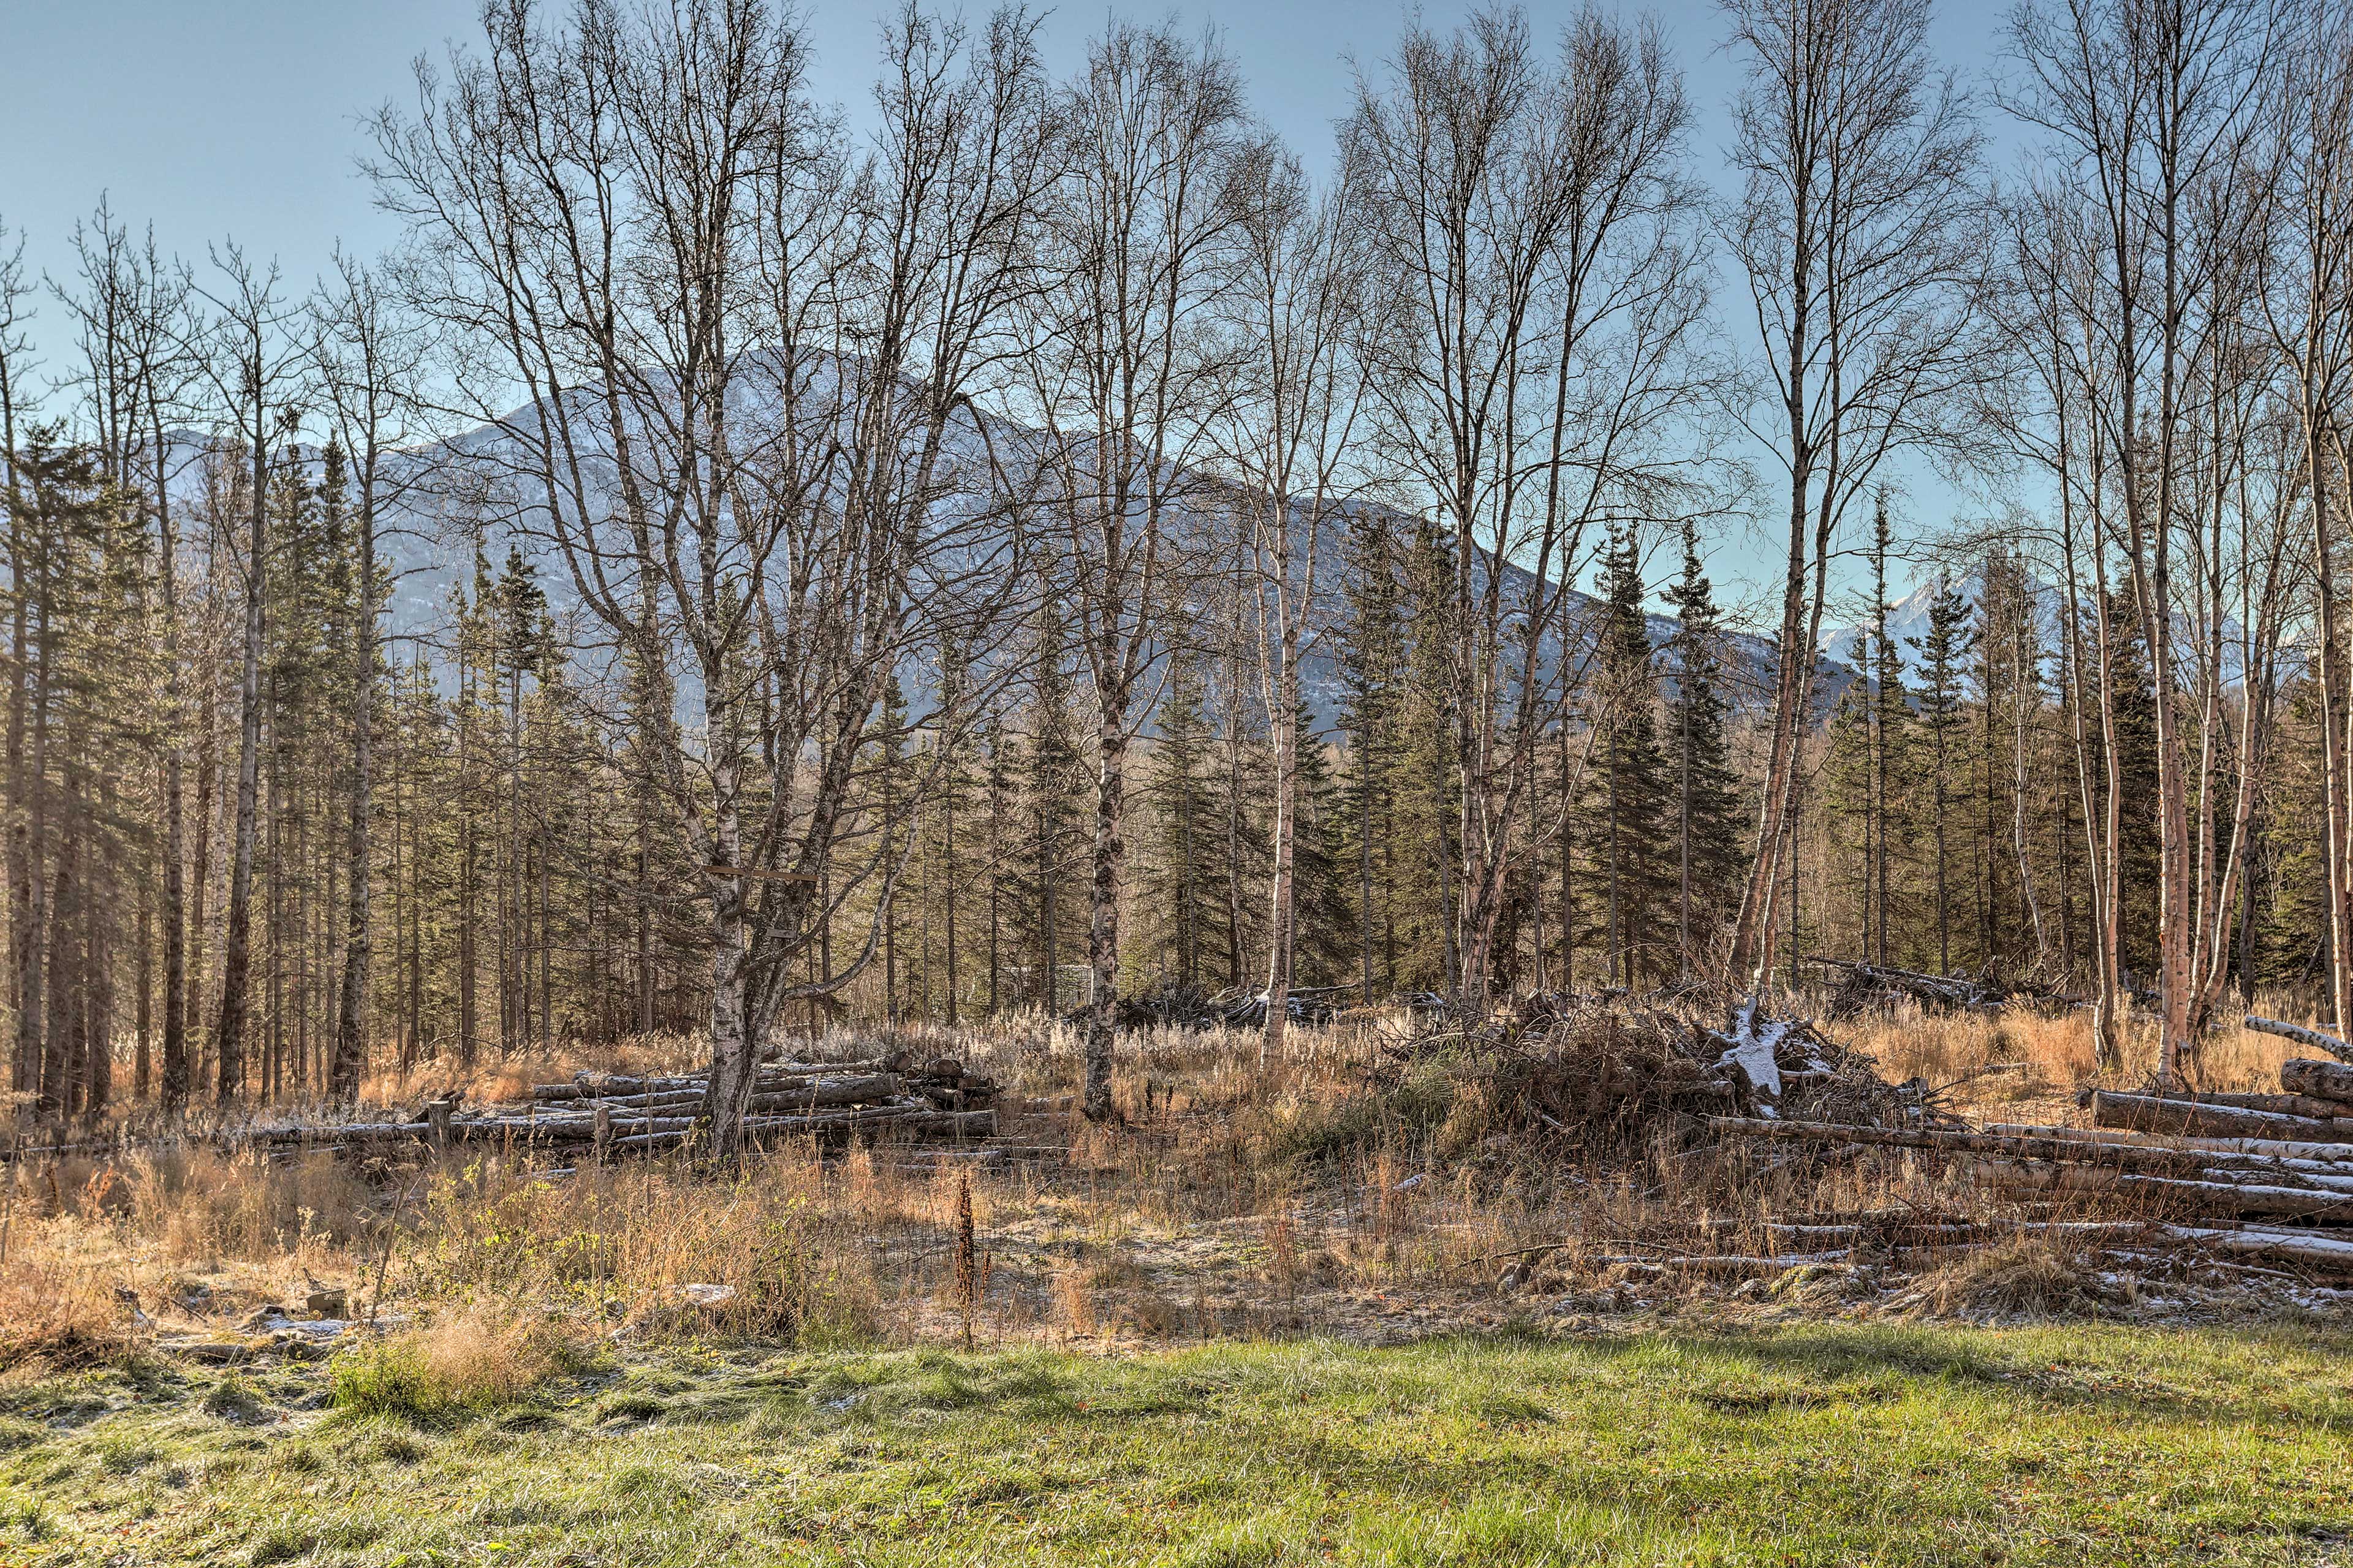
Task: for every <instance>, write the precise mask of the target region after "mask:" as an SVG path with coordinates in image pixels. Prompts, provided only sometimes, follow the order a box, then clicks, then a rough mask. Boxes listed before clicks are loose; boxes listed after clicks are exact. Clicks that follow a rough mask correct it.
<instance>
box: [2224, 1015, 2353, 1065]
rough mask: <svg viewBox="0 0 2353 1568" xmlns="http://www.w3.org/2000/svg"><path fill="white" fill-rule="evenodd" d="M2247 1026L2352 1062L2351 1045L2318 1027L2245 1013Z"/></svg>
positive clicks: (2352, 1050)
mask: <svg viewBox="0 0 2353 1568" xmlns="http://www.w3.org/2000/svg"><path fill="white" fill-rule="evenodd" d="M2247 1027H2248V1028H2250V1029H2253V1030H2256V1031H2257V1032H2259V1033H2261V1034H2265V1035H2277V1036H2278V1037H2280V1038H2281V1039H2283V1040H2294V1041H2295V1043H2296V1044H2297V1045H2300V1046H2310V1047H2312V1048H2313V1049H2314V1050H2316V1051H2327V1053H2328V1054H2329V1055H2330V1056H2332V1057H2335V1058H2337V1060H2338V1061H2340V1062H2353V1046H2348V1045H2347V1044H2346V1043H2345V1042H2344V1041H2342V1040H2340V1039H2338V1038H2337V1037H2336V1036H2334V1035H2324V1034H2322V1033H2321V1032H2320V1031H2319V1030H2318V1029H2307V1028H2306V1027H2305V1026H2303V1025H2301V1024H2283V1023H2281V1022H2280V1021H2279V1020H2278V1019H2277V1018H2259V1017H2257V1016H2255V1015H2254V1014H2253V1013H2250V1014H2248V1015H2247Z"/></svg>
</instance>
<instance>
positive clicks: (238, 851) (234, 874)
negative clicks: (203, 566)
mask: <svg viewBox="0 0 2353 1568" xmlns="http://www.w3.org/2000/svg"><path fill="white" fill-rule="evenodd" d="M255 426H256V433H257V436H258V435H259V432H260V431H261V430H263V429H265V428H266V426H265V425H264V423H263V421H262V420H260V419H259V418H257V419H256V421H255ZM252 483H253V498H252V499H253V516H252V519H251V523H250V527H251V539H250V543H249V545H248V553H247V561H246V578H245V654H244V664H243V674H242V676H241V678H240V679H239V682H238V688H237V698H238V709H239V715H240V717H239V722H238V733H237V826H236V829H235V833H234V836H233V839H232V847H231V850H230V858H229V878H228V920H227V932H226V935H225V946H224V949H223V955H222V961H221V1004H220V1022H219V1024H218V1026H216V1028H215V1030H214V1032H213V1058H214V1067H215V1072H216V1093H217V1095H218V1098H219V1100H220V1103H221V1104H223V1105H229V1104H232V1103H234V1102H235V1101H236V1100H237V1098H238V1096H240V1095H241V1094H243V1093H244V1091H245V1065H246V1064H245V1056H246V1039H245V1026H246V1013H247V996H246V992H247V989H248V984H249V982H250V979H251V973H252V968H253V945H252V944H253V847H254V842H253V836H254V826H255V818H256V815H257V812H258V810H259V796H260V786H261V771H260V770H261V630H262V620H261V617H262V585H263V583H264V580H265V573H266V571H267V568H268V564H269V553H268V546H269V452H268V450H267V448H266V447H263V446H262V445H261V443H260V441H259V439H257V440H256V442H255V444H254V448H253V479H252Z"/></svg>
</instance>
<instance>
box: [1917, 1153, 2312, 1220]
mask: <svg viewBox="0 0 2353 1568" xmlns="http://www.w3.org/2000/svg"><path fill="white" fill-rule="evenodd" d="M1964 1166H1965V1168H1967V1169H1968V1172H1969V1174H1970V1175H1971V1177H1972V1179H1973V1180H1976V1181H1977V1182H1978V1184H1981V1185H1984V1186H1989V1187H1995V1188H1999V1189H2000V1190H2002V1191H2005V1192H2014V1193H2017V1192H2031V1193H2052V1192H2060V1193H2100V1194H2109V1195H2113V1196H2126V1197H2137V1198H2146V1199H2148V1200H2150V1201H2152V1202H2153V1203H2158V1204H2163V1205H2170V1206H2172V1207H2175V1208H2177V1209H2180V1210H2187V1211H2189V1212H2192V1213H2197V1214H2206V1215H2227V1216H2232V1217H2236V1216H2239V1215H2257V1216H2263V1217H2266V1218H2297V1219H2314V1220H2324V1221H2332V1222H2335V1223H2337V1224H2340V1225H2353V1194H2345V1193H2335V1192H2319V1191H2315V1190H2313V1189H2311V1188H2309V1187H2284V1186H2271V1185H2263V1184H2254V1183H2246V1184H2239V1183H2232V1182H2211V1181H2192V1180H2188V1179H2185V1178H2181V1177H2177V1176H2151V1175H2142V1174H2140V1173H2136V1172H2131V1171H2116V1170H2110V1169H2108V1168H2106V1167H2105V1166H2098V1165H2075V1164H2055V1163H2051V1162H2048V1161H2041V1160H2010V1159H2004V1158H2001V1157H1999V1156H1995V1155H1969V1156H1967V1157H1966V1158H1965V1161H1964Z"/></svg>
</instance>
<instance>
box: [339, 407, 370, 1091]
mask: <svg viewBox="0 0 2353 1568" xmlns="http://www.w3.org/2000/svg"><path fill="white" fill-rule="evenodd" d="M363 461H364V468H363V469H362V471H361V474H360V514H359V524H360V539H359V545H360V571H359V580H360V584H359V617H358V621H357V623H356V626H354V628H353V629H354V630H355V631H356V633H357V634H358V635H357V636H356V637H354V638H353V641H354V643H355V644H356V646H355V647H353V650H352V679H353V686H352V794H351V820H350V823H349V825H348V837H347V838H346V841H345V857H346V858H347V859H348V860H349V862H350V868H349V871H348V875H349V876H350V878H351V903H350V908H349V909H348V910H346V912H345V919H344V934H343V997H342V1005H341V1007H340V1008H339V1009H338V1012H337V1016H336V1019H335V1046H334V1059H333V1066H332V1068H331V1069H330V1071H329V1074H328V1083H327V1091H328V1094H329V1095H330V1097H331V1098H332V1099H333V1100H335V1101H336V1102H337V1103H338V1104H342V1105H350V1104H352V1103H353V1102H354V1101H356V1100H358V1099H359V1092H360V1076H361V1074H363V1073H364V1072H365V1071H366V1070H367V1039H366V1037H365V1036H364V1034H363V1032H362V1030H363V1027H364V1023H365V1020H366V1017H367V995H368V961H369V959H370V958H371V957H372V956H373V953H374V943H373V941H372V937H371V931H370V925H369V920H368V914H369V910H368V898H369V894H370V891H371V889H372V887H373V883H374V879H373V878H372V877H370V876H369V874H368V813H369V811H370V809H371V808H372V806H373V805H374V786H375V771H374V766H375V755H374V752H373V746H374V742H375V733H374V725H375V453H374V452H373V451H370V452H369V453H368V454H367V455H366V457H365V458H364V459H363Z"/></svg>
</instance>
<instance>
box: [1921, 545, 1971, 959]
mask: <svg viewBox="0 0 2353 1568" xmlns="http://www.w3.org/2000/svg"><path fill="white" fill-rule="evenodd" d="M1976 642H1977V632H1976V629H1975V627H1974V626H1972V625H1971V613H1970V607H1969V600H1968V595H1966V594H1964V593H1962V592H1961V591H1960V590H1959V589H1958V588H1957V587H1954V586H1952V585H1950V584H1947V583H1944V582H1942V581H1939V582H1938V584H1937V585H1936V595H1935V596H1934V597H1932V598H1931V599H1930V600H1929V601H1928V635H1927V636H1926V637H1914V638H1912V639H1911V644H1912V648H1913V651H1914V652H1915V653H1916V654H1918V655H1919V656H1920V664H1921V671H1920V673H1921V678H1922V686H1921V690H1920V698H1919V701H1920V728H1921V730H1922V731H1923V733H1924V735H1925V738H1926V753H1927V755H1926V763H1927V771H1928V781H1929V782H1928V789H1927V792H1926V793H1927V795H1928V820H1929V828H1930V832H1931V836H1932V837H1931V842H1932V843H1933V845H1934V850H1933V854H1934V859H1933V862H1932V865H1933V872H1932V879H1931V888H1932V899H1933V905H1932V907H1933V910H1934V913H1935V921H1936V970H1937V973H1941V974H1949V973H1952V970H1953V885H1952V884H1953V874H1952V873H1953V834H1954V831H1955V827H1956V823H1955V820H1954V816H1955V806H1956V805H1957V792H1956V791H1955V789H1954V770H1955V766H1956V764H1957V763H1958V762H1959V760H1960V755H1961V747H1962V744H1963V735H1964V731H1966V730H1967V728H1968V712H1967V708H1966V702H1967V693H1966V691H1965V690H1964V689H1963V685H1962V679H1963V676H1962V672H1963V670H1964V669H1965V668H1966V667H1967V666H1966V661H1967V659H1968V656H1969V652H1970V650H1971V648H1973V647H1975V646H1976Z"/></svg>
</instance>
